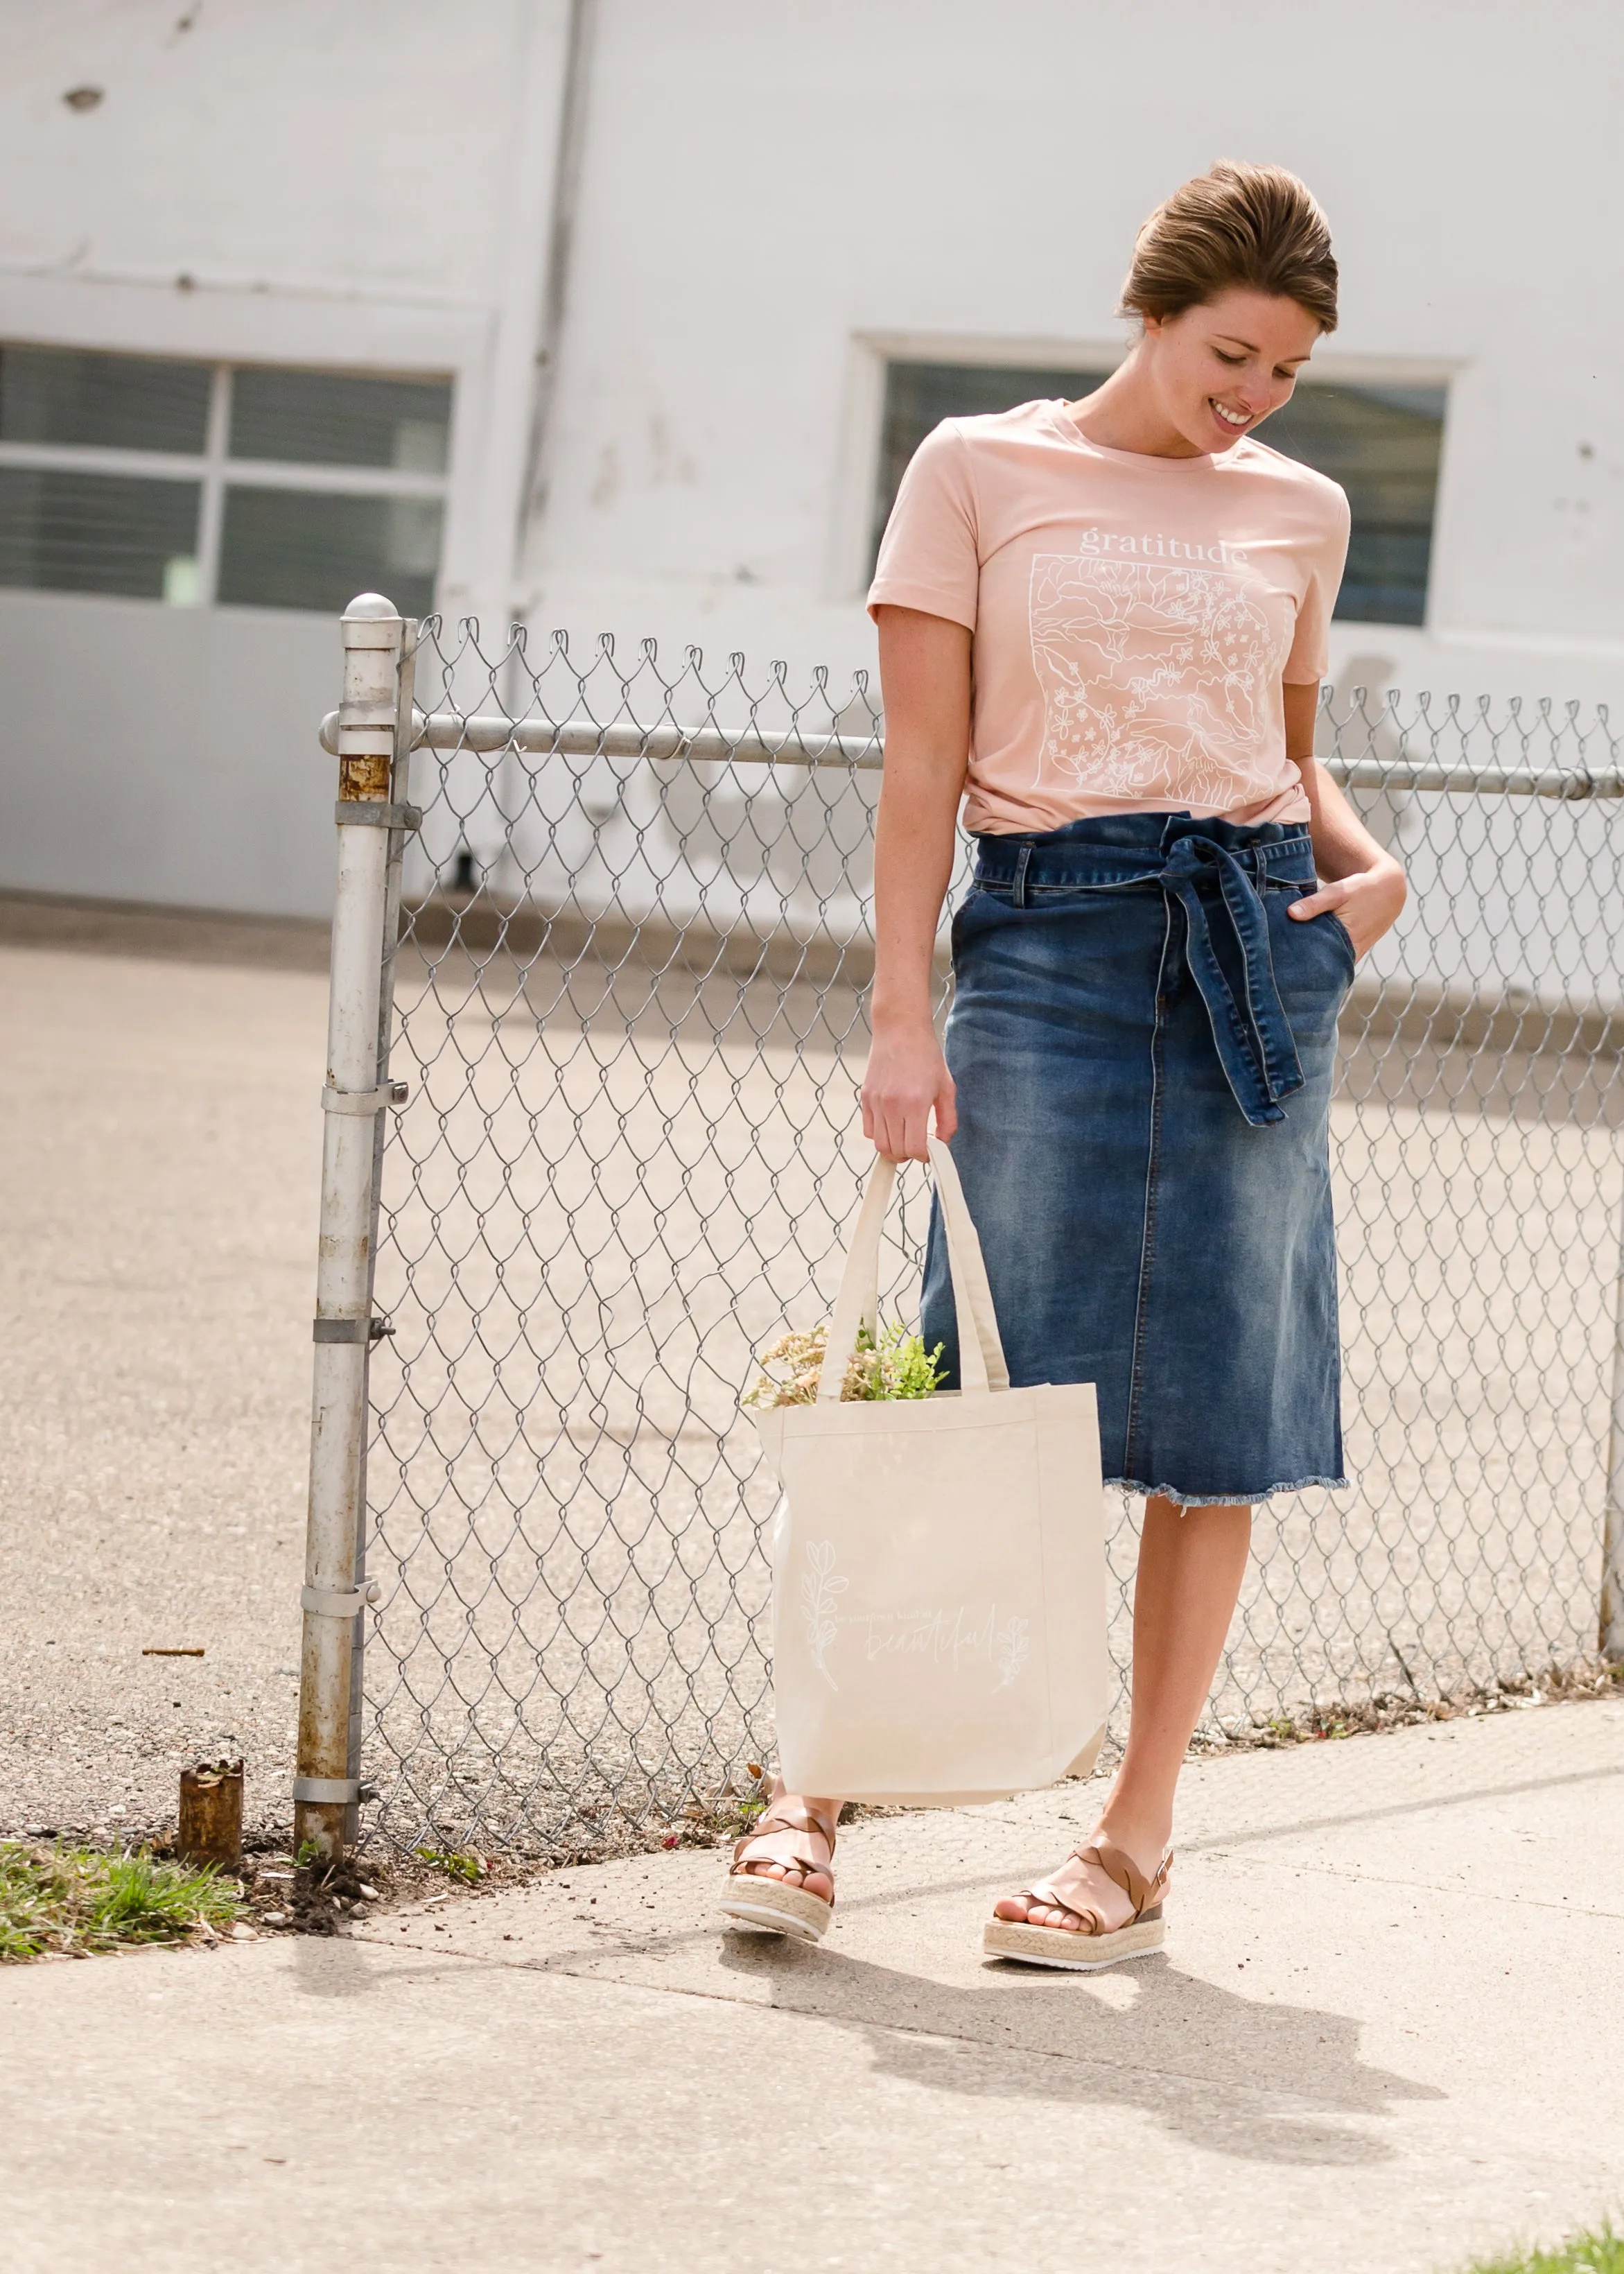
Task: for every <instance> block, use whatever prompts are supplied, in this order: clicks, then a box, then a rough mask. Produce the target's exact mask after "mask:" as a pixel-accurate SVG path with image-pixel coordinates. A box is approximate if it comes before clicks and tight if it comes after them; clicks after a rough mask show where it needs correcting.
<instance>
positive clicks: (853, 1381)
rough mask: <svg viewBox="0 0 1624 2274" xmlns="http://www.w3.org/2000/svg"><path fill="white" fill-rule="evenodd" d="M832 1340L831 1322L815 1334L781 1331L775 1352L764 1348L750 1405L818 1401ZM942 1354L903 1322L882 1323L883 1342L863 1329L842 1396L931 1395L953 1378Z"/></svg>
mask: <svg viewBox="0 0 1624 2274" xmlns="http://www.w3.org/2000/svg"><path fill="white" fill-rule="evenodd" d="M828 1340H829V1322H828V1321H827V1320H825V1321H823V1324H822V1325H821V1326H816V1327H814V1328H813V1329H812V1331H811V1333H810V1334H806V1335H795V1334H790V1335H780V1336H779V1337H778V1341H777V1342H776V1343H774V1344H773V1345H772V1348H771V1350H769V1351H763V1353H762V1360H761V1372H760V1373H759V1374H757V1376H756V1387H755V1388H754V1389H752V1390H751V1391H750V1393H749V1395H748V1397H747V1398H746V1399H745V1401H744V1402H745V1404H747V1405H762V1406H767V1405H810V1404H814V1403H815V1402H816V1397H817V1385H818V1382H819V1380H820V1378H821V1376H822V1374H823V1356H824V1351H825V1347H826V1345H827V1344H828ZM941 1355H942V1344H940V1343H938V1344H936V1348H935V1350H933V1351H928V1350H927V1349H926V1348H925V1345H924V1342H923V1340H922V1339H921V1337H920V1336H918V1335H913V1334H910V1333H909V1332H908V1330H907V1329H906V1327H905V1326H903V1325H902V1324H901V1322H900V1321H898V1323H897V1324H896V1325H894V1326H890V1327H882V1328H881V1329H880V1334H879V1339H878V1340H877V1341H876V1339H875V1337H874V1336H872V1335H871V1334H870V1333H869V1331H868V1328H867V1327H861V1328H860V1329H858V1335H857V1348H856V1350H855V1351H854V1352H853V1354H852V1362H851V1364H850V1365H849V1366H848V1367H846V1380H845V1382H844V1383H843V1384H842V1385H841V1389H840V1395H841V1397H843V1398H846V1399H850V1400H855V1399H860V1398H865V1397H929V1396H930V1394H931V1392H932V1391H933V1390H935V1389H938V1388H939V1387H940V1385H941V1384H942V1383H943V1382H945V1381H946V1379H947V1376H946V1374H944V1372H943V1371H942V1369H941V1368H940V1367H938V1366H937V1364H936V1360H937V1359H939V1358H940V1357H941Z"/></svg>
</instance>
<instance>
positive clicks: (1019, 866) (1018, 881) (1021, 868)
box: [1012, 845, 1032, 908]
mask: <svg viewBox="0 0 1624 2274" xmlns="http://www.w3.org/2000/svg"><path fill="white" fill-rule="evenodd" d="M1031 859H1032V847H1031V846H1030V845H1023V846H1022V847H1021V848H1020V851H1019V853H1018V854H1017V855H1016V856H1015V892H1014V896H1013V901H1012V905H1013V906H1014V907H1018V908H1024V907H1026V868H1027V864H1028V863H1029V862H1030V861H1031Z"/></svg>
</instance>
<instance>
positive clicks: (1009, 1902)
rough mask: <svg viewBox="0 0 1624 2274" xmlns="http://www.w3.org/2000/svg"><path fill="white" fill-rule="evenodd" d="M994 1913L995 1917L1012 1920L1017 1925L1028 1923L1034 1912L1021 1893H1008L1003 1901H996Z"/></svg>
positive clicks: (993, 1908)
mask: <svg viewBox="0 0 1624 2274" xmlns="http://www.w3.org/2000/svg"><path fill="white" fill-rule="evenodd" d="M992 1915H993V1916H994V1918H1000V1919H1010V1920H1012V1921H1013V1923H1014V1924H1016V1925H1017V1926H1025V1925H1026V1924H1028V1922H1029V1921H1030V1919H1031V1917H1032V1913H1031V1912H1030V1911H1029V1910H1028V1909H1027V1907H1026V1904H1025V1903H1023V1902H1022V1901H1021V1900H1020V1898H1019V1895H1006V1896H1005V1897H1004V1901H1002V1902H999V1903H995V1904H994V1905H993V1907H992Z"/></svg>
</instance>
